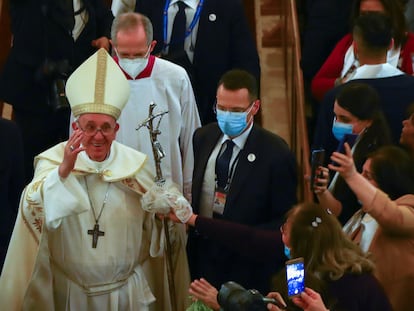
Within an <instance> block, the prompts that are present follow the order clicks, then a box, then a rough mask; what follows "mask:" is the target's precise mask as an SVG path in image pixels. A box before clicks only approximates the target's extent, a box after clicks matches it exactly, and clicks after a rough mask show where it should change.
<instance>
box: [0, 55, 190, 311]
mask: <svg viewBox="0 0 414 311" xmlns="http://www.w3.org/2000/svg"><path fill="white" fill-rule="evenodd" d="M66 93H67V97H68V100H69V102H70V105H71V108H72V112H73V115H74V116H75V121H74V122H73V124H72V127H73V129H74V131H73V134H72V135H71V137H70V138H69V140H68V141H67V142H64V143H60V144H58V145H56V146H54V147H52V148H50V149H48V150H46V151H45V152H43V153H41V154H39V155H38V156H37V157H36V158H35V177H34V178H33V181H32V182H31V183H30V184H29V185H27V187H26V188H25V190H24V192H23V194H22V198H21V204H20V210H19V215H18V219H17V221H16V224H15V228H14V232H13V236H12V238H11V241H10V246H9V249H8V253H7V257H6V261H5V264H4V268H3V271H2V274H1V278H0V302H1V303H2V306H1V308H2V309H3V310H6V309H7V310H42V311H47V310H76V311H80V310H88V311H89V310H99V311H105V310H122V311H124V310H140V311H146V310H157V311H158V310H159V311H161V310H162V311H168V310H184V309H185V306H184V305H185V301H186V297H175V299H171V297H170V291H169V290H168V286H169V284H168V280H167V276H166V272H165V271H166V267H165V260H163V258H164V257H165V256H164V255H165V232H164V226H162V223H161V221H160V220H158V218H157V217H156V216H155V213H152V212H151V213H150V212H148V211H146V210H148V209H145V206H144V205H145V204H151V203H146V202H148V200H142V197H143V196H144V198H145V193H146V192H147V190H149V189H151V188H152V187H153V186H154V185H153V177H154V173H153V172H152V171H151V169H150V166H149V164H148V162H147V156H146V155H144V154H142V153H140V152H138V151H135V150H133V149H131V148H128V147H126V146H124V145H121V144H119V143H117V142H116V141H115V137H116V133H117V131H118V128H119V125H118V123H117V119H118V117H119V115H120V113H121V110H122V108H123V106H124V105H125V104H126V102H127V100H128V97H129V84H128V81H127V80H126V79H125V77H124V75H123V73H122V72H121V71H120V69H119V67H118V66H117V65H116V63H115V62H114V61H113V60H112V58H111V57H110V56H109V55H108V54H107V53H106V52H105V51H104V50H103V49H101V50H99V51H98V52H97V53H95V54H94V55H93V56H91V57H90V58H89V59H88V60H86V61H85V62H84V63H83V64H82V65H81V66H80V67H79V68H78V69H77V70H76V71H75V72H74V73H73V74H72V75H71V77H70V78H69V79H68V81H67V85H66ZM180 199H181V198H180ZM152 205H154V204H152ZM152 208H153V207H152ZM152 210H153V211H154V212H156V210H154V209H152ZM169 236H170V238H171V241H170V242H171V245H172V248H169V250H170V251H171V252H172V258H173V264H174V265H173V268H174V269H179V270H181V271H180V273H175V275H180V278H179V279H176V280H175V282H174V283H175V284H174V285H175V288H185V289H187V288H188V285H189V275H188V268H187V262H186V256H185V245H184V244H185V239H184V237H183V236H181V234H180V233H179V231H177V230H175V227H174V225H173V224H171V225H170V226H169ZM183 292H184V291H183ZM172 300H173V301H174V300H175V301H176V302H177V306H175V308H173V307H171V303H170V301H172Z"/></svg>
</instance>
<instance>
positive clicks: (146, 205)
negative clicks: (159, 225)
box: [141, 183, 193, 223]
mask: <svg viewBox="0 0 414 311" xmlns="http://www.w3.org/2000/svg"><path fill="white" fill-rule="evenodd" d="M141 205H142V208H143V209H144V210H145V211H147V212H150V213H160V214H168V213H169V212H170V210H171V209H173V211H174V213H175V215H176V216H177V218H178V219H179V220H180V221H181V222H182V223H186V222H187V221H188V219H189V218H190V217H191V215H192V214H193V209H192V207H191V205H190V203H189V202H188V201H187V200H186V199H185V198H184V196H183V195H182V194H181V192H180V191H178V189H177V187H176V186H175V185H174V184H172V183H169V184H164V185H162V186H160V185H157V184H154V186H152V187H151V188H150V189H149V190H148V191H147V192H146V193H145V194H144V195H143V196H142V199H141Z"/></svg>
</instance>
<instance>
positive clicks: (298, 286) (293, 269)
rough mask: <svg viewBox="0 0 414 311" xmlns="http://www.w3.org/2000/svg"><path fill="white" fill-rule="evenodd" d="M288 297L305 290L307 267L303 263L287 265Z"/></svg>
mask: <svg viewBox="0 0 414 311" xmlns="http://www.w3.org/2000/svg"><path fill="white" fill-rule="evenodd" d="M286 278H287V285H288V295H289V296H295V295H298V294H300V293H301V292H303V291H304V290H305V266H304V263H303V262H295V263H291V264H288V265H286Z"/></svg>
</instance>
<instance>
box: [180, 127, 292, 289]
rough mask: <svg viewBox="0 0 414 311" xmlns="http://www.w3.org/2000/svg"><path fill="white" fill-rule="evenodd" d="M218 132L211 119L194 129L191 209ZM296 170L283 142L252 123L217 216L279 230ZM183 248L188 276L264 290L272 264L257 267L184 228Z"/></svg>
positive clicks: (197, 201)
mask: <svg viewBox="0 0 414 311" xmlns="http://www.w3.org/2000/svg"><path fill="white" fill-rule="evenodd" d="M221 135H222V133H221V131H220V129H219V127H218V125H217V123H212V124H209V125H206V126H204V127H202V128H199V129H198V130H196V132H195V133H194V138H193V144H194V172H193V186H192V206H193V209H194V211H195V213H198V212H199V208H200V197H201V190H202V183H203V179H204V173H205V169H206V165H207V161H208V159H209V157H210V154H211V152H212V150H213V149H214V147H215V146H216V144H217V141H218V140H219V139H220V137H221ZM248 155H254V156H255V160H254V161H249V160H248ZM250 159H251V156H250ZM296 174H297V171H296V161H295V157H294V155H293V154H292V153H291V151H290V150H289V148H288V145H287V144H286V142H285V141H284V140H283V139H281V138H280V137H279V136H277V135H275V134H272V133H270V132H268V131H266V130H264V129H262V128H261V127H259V126H256V125H254V126H253V128H252V131H251V132H250V134H249V137H248V139H247V141H246V144H245V146H244V148H243V150H241V151H240V155H239V161H238V164H237V166H236V168H235V172H234V176H233V180H232V183H231V186H230V189H229V193H228V195H227V200H226V204H225V208H224V213H223V216H222V218H223V219H226V220H230V221H232V222H236V223H241V224H246V225H250V226H255V227H261V228H265V229H269V230H279V227H280V225H281V224H282V223H283V219H284V214H285V213H286V211H287V210H288V209H290V208H291V207H292V205H294V204H295V203H296V186H297V175H296ZM188 252H189V253H188V255H189V262H190V269H191V273H192V277H193V278H198V277H205V278H206V279H207V280H208V281H209V282H212V283H213V285H215V286H217V287H220V285H221V284H222V283H224V282H226V281H230V280H233V281H236V282H238V283H240V284H242V285H243V286H245V287H246V288H256V289H258V290H260V291H263V292H266V291H267V290H269V279H270V276H271V274H272V273H273V272H274V269H275V268H276V266H271V265H269V266H264V265H258V264H257V263H256V262H255V261H252V260H251V259H249V258H245V257H243V256H240V255H237V254H236V253H233V252H232V251H230V250H228V249H226V248H224V247H221V246H219V245H217V244H216V243H214V242H213V241H209V239H208V237H205V236H200V235H199V234H198V233H197V232H196V231H190V236H189V242H188Z"/></svg>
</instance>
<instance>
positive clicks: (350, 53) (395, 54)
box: [341, 44, 401, 81]
mask: <svg viewBox="0 0 414 311" xmlns="http://www.w3.org/2000/svg"><path fill="white" fill-rule="evenodd" d="M400 53H401V47H396V48H394V49H391V50H388V52H387V63H388V64H391V65H392V66H394V67H398V66H399V63H398V62H399V59H400ZM352 66H355V67H359V61H358V60H357V59H355V54H354V48H353V44H351V45H350V47H349V48H348V50H347V51H346V53H345V57H344V65H343V67H342V72H341V78H343V77H344V76H345V75H347V73H348V71H349V70H350V69H351V67H352ZM348 80H349V78H348V79H347V80H346V81H348Z"/></svg>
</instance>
